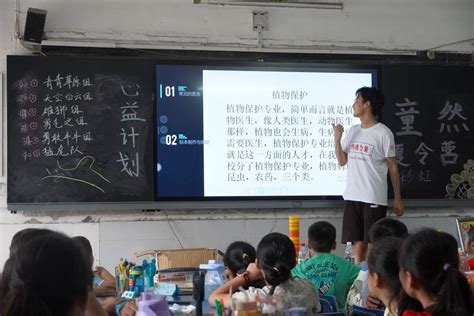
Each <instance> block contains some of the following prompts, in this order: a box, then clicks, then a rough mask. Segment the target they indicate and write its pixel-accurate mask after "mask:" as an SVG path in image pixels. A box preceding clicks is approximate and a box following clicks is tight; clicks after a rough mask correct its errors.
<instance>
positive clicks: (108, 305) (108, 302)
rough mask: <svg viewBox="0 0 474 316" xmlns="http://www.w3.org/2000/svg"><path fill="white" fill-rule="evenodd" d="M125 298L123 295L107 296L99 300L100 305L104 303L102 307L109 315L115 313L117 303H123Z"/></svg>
mask: <svg viewBox="0 0 474 316" xmlns="http://www.w3.org/2000/svg"><path fill="white" fill-rule="evenodd" d="M124 300H125V299H124V298H123V297H107V298H105V299H103V300H99V302H100V305H102V308H103V309H105V311H106V312H107V313H108V314H109V315H114V314H115V305H117V304H119V303H122V302H123V301H124Z"/></svg>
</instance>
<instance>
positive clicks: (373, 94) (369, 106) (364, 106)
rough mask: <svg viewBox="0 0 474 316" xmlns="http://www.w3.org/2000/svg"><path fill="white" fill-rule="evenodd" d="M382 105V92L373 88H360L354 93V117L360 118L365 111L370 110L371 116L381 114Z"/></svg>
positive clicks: (383, 101)
mask: <svg viewBox="0 0 474 316" xmlns="http://www.w3.org/2000/svg"><path fill="white" fill-rule="evenodd" d="M384 103H385V98H384V96H383V94H382V91H380V90H379V89H377V88H375V87H362V88H360V89H358V90H357V91H356V99H355V102H354V105H353V107H354V116H356V117H360V116H361V115H362V114H363V113H365V111H367V110H370V111H371V113H372V115H373V116H377V115H379V114H381V113H382V108H383V106H384Z"/></svg>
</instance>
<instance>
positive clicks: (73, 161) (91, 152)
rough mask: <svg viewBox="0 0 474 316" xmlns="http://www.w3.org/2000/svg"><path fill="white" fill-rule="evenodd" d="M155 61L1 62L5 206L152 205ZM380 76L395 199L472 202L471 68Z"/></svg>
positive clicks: (390, 71) (395, 69)
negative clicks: (393, 158) (396, 182)
mask: <svg viewBox="0 0 474 316" xmlns="http://www.w3.org/2000/svg"><path fill="white" fill-rule="evenodd" d="M288 61H291V60H288ZM160 62H163V61H160V60H153V59H152V58H151V59H146V60H134V59H131V58H114V57H103V58H82V57H77V56H74V57H72V56H71V57H66V56H54V57H33V56H8V58H7V72H8V78H7V79H8V80H7V85H8V89H7V93H8V96H7V99H8V103H7V104H8V106H7V112H8V126H7V128H8V129H7V132H8V169H7V172H8V186H7V190H8V197H7V201H8V203H9V204H24V203H50V202H54V203H55V202H73V203H74V202H81V203H82V202H91V203H96V202H153V201H154V191H155V190H154V165H155V159H154V151H155V149H154V148H155V141H156V140H155V139H154V110H153V108H154V100H153V91H154V80H155V79H154V69H155V68H154V67H155V65H156V64H157V63H160ZM196 63H198V62H196ZM201 64H203V63H201ZM379 69H380V73H379V78H380V87H381V88H382V90H383V92H384V94H385V97H386V105H385V108H384V112H383V115H382V121H383V122H384V123H385V124H386V125H387V126H389V127H390V128H391V130H392V131H393V132H394V134H395V140H396V143H397V160H398V163H399V168H400V175H401V189H402V197H403V198H404V199H467V198H470V199H474V123H473V122H474V86H473V83H474V69H473V68H472V67H460V66H459V67H458V66H454V67H453V66H451V67H446V66H439V65H438V66H423V65H400V64H398V65H383V66H380V67H379ZM389 192H391V190H389Z"/></svg>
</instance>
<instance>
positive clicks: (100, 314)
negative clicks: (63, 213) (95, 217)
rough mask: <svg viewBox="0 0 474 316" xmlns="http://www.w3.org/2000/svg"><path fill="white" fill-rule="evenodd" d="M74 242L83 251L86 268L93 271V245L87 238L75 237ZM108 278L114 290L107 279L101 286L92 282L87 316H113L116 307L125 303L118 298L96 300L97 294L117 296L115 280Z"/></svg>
mask: <svg viewBox="0 0 474 316" xmlns="http://www.w3.org/2000/svg"><path fill="white" fill-rule="evenodd" d="M72 240H73V241H74V242H75V243H76V245H77V246H78V247H79V249H80V250H81V253H82V255H83V258H84V260H85V262H86V266H87V267H89V268H90V269H91V271H92V265H93V264H94V255H93V253H92V246H91V243H90V242H89V240H88V239H87V238H86V237H83V236H76V237H73V238H72ZM104 270H105V269H104ZM106 271H107V270H106ZM109 274H110V273H109ZM106 277H107V276H106ZM96 278H97V275H96V276H95V277H94V279H96ZM108 278H109V280H108V282H109V283H110V278H112V280H113V281H112V284H113V289H111V288H110V285H108V284H107V283H106V280H105V279H104V281H103V283H102V284H100V285H98V284H95V282H94V281H93V282H92V283H93V284H92V285H93V287H91V288H90V291H89V298H88V301H87V307H86V312H85V316H105V315H109V314H112V315H113V314H114V313H115V306H116V305H117V304H118V303H120V302H121V301H123V299H122V298H116V297H113V296H111V297H108V298H106V299H103V300H101V301H100V302H99V301H98V300H97V298H96V296H97V294H96V293H97V292H99V293H111V295H115V293H116V292H115V279H114V278H113V277H112V276H109V277H108ZM97 289H99V291H97Z"/></svg>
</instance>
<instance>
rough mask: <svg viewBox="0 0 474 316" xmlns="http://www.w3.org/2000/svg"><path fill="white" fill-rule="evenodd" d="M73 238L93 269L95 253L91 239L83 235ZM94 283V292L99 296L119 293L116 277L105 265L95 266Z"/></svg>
mask: <svg viewBox="0 0 474 316" xmlns="http://www.w3.org/2000/svg"><path fill="white" fill-rule="evenodd" d="M72 239H73V240H74V241H75V242H76V243H77V245H78V246H79V248H81V251H82V253H83V254H84V257H85V258H86V260H87V264H88V266H89V267H90V268H91V269H92V267H93V265H94V255H93V253H92V246H91V243H90V241H89V240H88V239H87V238H86V237H83V236H76V237H72ZM92 283H93V289H94V294H95V295H96V296H98V297H106V296H115V295H116V294H117V291H116V289H115V277H114V276H113V275H112V274H111V273H110V272H109V271H107V269H105V268H104V267H100V266H97V267H96V268H95V271H94V281H93V282H92Z"/></svg>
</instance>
